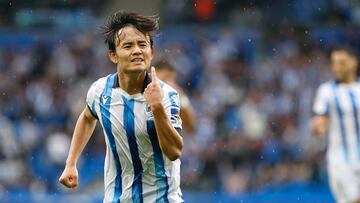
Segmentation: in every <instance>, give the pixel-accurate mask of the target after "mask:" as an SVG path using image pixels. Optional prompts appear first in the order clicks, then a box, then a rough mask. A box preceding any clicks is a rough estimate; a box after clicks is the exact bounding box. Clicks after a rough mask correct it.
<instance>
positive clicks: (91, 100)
mask: <svg viewBox="0 0 360 203" xmlns="http://www.w3.org/2000/svg"><path fill="white" fill-rule="evenodd" d="M86 104H87V106H88V108H89V110H90V112H91V114H92V115H93V116H94V117H95V118H97V119H98V117H97V113H96V108H95V106H96V82H94V83H93V84H92V85H91V86H90V88H89V90H88V92H87V95H86Z"/></svg>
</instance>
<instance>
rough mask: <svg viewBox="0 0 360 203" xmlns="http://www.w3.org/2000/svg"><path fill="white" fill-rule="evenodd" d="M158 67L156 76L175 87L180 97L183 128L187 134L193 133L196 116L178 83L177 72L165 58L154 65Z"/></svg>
mask: <svg viewBox="0 0 360 203" xmlns="http://www.w3.org/2000/svg"><path fill="white" fill-rule="evenodd" d="M154 66H155V67H156V74H157V75H158V77H159V78H160V79H161V80H162V81H164V82H165V83H166V84H168V85H170V86H171V87H173V88H174V89H175V90H176V91H177V92H178V93H179V97H180V109H181V110H180V117H181V120H182V127H183V129H184V131H185V132H187V133H191V132H193V130H194V129H195V115H194V111H193V108H192V106H191V103H190V101H189V98H188V97H187V95H186V94H185V92H184V91H183V89H182V88H181V87H180V86H179V85H178V84H177V82H176V77H177V74H176V70H175V68H174V66H173V65H172V64H170V63H169V62H168V61H167V60H166V59H165V58H162V59H159V60H158V61H156V62H155V63H154Z"/></svg>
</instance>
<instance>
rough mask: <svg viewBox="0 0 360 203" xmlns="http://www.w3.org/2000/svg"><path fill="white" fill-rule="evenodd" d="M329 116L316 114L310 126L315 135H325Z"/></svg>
mask: <svg viewBox="0 0 360 203" xmlns="http://www.w3.org/2000/svg"><path fill="white" fill-rule="evenodd" d="M328 122H329V118H328V117H327V116H325V115H318V116H314V117H313V118H312V119H311V121H310V127H311V130H312V132H313V133H314V134H315V135H325V133H326V129H327V126H328Z"/></svg>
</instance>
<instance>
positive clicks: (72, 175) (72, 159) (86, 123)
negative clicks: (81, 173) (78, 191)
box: [59, 106, 97, 188]
mask: <svg viewBox="0 0 360 203" xmlns="http://www.w3.org/2000/svg"><path fill="white" fill-rule="evenodd" d="M96 121H97V120H96V118H95V117H94V116H93V115H92V114H91V112H90V110H89V108H88V107H87V106H86V107H85V109H84V110H83V112H82V113H81V114H80V116H79V118H78V120H77V122H76V125H75V130H74V133H73V137H72V140H71V146H70V150H69V154H68V158H67V160H66V165H65V169H64V171H63V173H62V174H61V177H60V178H59V182H60V183H61V184H63V185H64V186H66V187H68V188H75V187H77V185H78V171H77V167H76V165H77V162H78V160H79V157H80V154H81V152H82V151H83V149H84V147H85V145H86V144H87V143H88V141H89V139H90V137H91V135H92V133H93V132H94V129H95V126H96Z"/></svg>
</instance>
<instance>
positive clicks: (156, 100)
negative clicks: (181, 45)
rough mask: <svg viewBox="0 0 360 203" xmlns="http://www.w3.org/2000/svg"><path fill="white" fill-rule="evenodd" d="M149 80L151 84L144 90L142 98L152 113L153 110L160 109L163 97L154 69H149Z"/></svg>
mask: <svg viewBox="0 0 360 203" xmlns="http://www.w3.org/2000/svg"><path fill="white" fill-rule="evenodd" d="M151 80H152V81H151V83H150V84H148V86H147V87H146V88H145V91H144V97H145V99H146V101H147V103H148V104H149V106H150V108H151V111H154V109H155V108H157V107H161V105H162V99H163V96H164V93H163V90H162V89H161V87H160V83H159V79H158V78H157V76H156V71H155V68H154V67H151Z"/></svg>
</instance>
